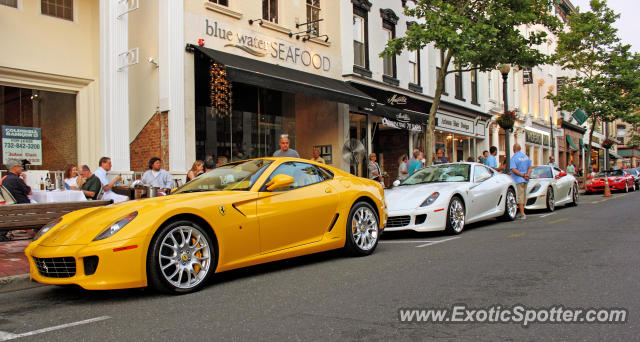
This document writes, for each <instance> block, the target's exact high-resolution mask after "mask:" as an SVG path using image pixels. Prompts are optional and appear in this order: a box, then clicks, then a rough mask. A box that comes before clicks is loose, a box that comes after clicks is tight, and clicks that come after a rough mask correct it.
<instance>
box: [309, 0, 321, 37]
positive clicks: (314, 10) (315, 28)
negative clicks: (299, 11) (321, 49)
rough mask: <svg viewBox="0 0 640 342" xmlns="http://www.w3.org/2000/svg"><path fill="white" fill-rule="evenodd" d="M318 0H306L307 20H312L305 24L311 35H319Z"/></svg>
mask: <svg viewBox="0 0 640 342" xmlns="http://www.w3.org/2000/svg"><path fill="white" fill-rule="evenodd" d="M318 20H320V0H307V22H308V23H309V22H313V23H311V24H309V26H307V27H308V28H309V30H310V31H311V32H309V34H311V36H319V35H320V22H319V21H318Z"/></svg>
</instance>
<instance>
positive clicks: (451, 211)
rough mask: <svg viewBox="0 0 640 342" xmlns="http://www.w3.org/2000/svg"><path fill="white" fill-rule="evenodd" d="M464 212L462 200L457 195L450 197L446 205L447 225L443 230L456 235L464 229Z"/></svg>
mask: <svg viewBox="0 0 640 342" xmlns="http://www.w3.org/2000/svg"><path fill="white" fill-rule="evenodd" d="M465 220H466V213H465V208H464V202H462V199H461V198H460V197H458V196H454V197H453V198H451V201H450V202H449V206H448V207H447V225H446V228H445V231H446V232H447V233H448V234H451V235H457V234H460V233H462V231H463V230H464V224H465Z"/></svg>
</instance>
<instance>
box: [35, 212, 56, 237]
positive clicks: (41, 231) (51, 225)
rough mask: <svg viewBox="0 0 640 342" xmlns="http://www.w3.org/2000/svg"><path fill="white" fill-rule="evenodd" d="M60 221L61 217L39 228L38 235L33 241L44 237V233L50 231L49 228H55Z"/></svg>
mask: <svg viewBox="0 0 640 342" xmlns="http://www.w3.org/2000/svg"><path fill="white" fill-rule="evenodd" d="M60 221H62V217H58V218H57V219H55V220H53V221H51V222H49V223H47V224H45V225H44V226H42V228H40V230H39V231H38V233H37V234H36V235H35V236H34V237H33V241H36V240H38V239H39V238H40V237H41V236H42V235H44V233H46V232H48V231H50V230H51V228H53V227H55V226H56V224H58V223H60Z"/></svg>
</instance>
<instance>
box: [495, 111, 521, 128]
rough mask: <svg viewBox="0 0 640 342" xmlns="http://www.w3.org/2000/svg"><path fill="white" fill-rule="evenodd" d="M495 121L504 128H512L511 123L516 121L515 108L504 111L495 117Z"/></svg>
mask: <svg viewBox="0 0 640 342" xmlns="http://www.w3.org/2000/svg"><path fill="white" fill-rule="evenodd" d="M496 122H497V123H498V125H500V127H502V129H504V130H508V129H512V128H513V125H514V124H515V123H516V111H515V110H511V111H507V112H506V113H504V114H502V115H500V116H499V117H498V118H497V119H496Z"/></svg>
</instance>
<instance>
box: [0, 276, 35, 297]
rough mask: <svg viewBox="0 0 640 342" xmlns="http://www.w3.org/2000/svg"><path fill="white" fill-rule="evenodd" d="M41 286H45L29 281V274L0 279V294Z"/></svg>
mask: <svg viewBox="0 0 640 342" xmlns="http://www.w3.org/2000/svg"><path fill="white" fill-rule="evenodd" d="M41 286H46V285H45V284H40V283H36V282H35V281H31V279H30V277H29V273H26V274H18V275H14V276H8V277H2V278H0V293H6V292H13V291H20V290H26V289H31V288H35V287H41Z"/></svg>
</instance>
